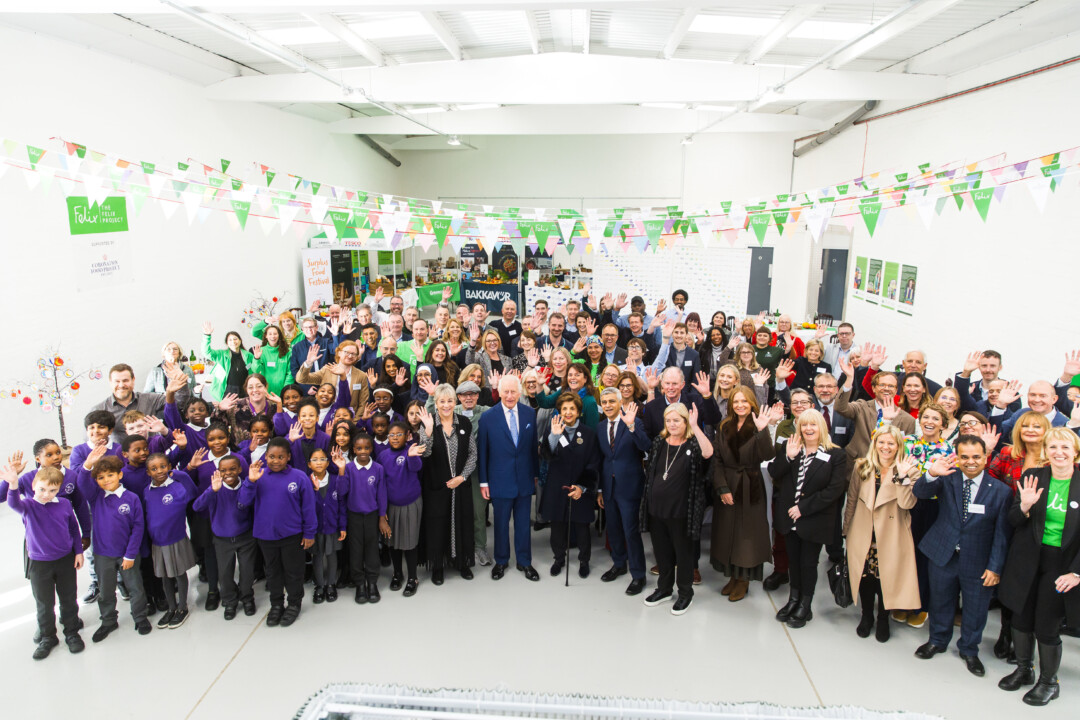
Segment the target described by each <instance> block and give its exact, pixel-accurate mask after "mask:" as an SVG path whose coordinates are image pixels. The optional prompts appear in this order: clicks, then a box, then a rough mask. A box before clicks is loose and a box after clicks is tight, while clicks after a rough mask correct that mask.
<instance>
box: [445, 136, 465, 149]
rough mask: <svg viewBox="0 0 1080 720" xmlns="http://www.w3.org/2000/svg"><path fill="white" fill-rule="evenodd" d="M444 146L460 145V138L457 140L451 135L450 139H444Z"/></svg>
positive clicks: (456, 137)
mask: <svg viewBox="0 0 1080 720" xmlns="http://www.w3.org/2000/svg"><path fill="white" fill-rule="evenodd" d="M446 144H447V145H455V146H456V145H460V144H461V138H459V137H458V136H457V135H451V136H450V137H448V138H446Z"/></svg>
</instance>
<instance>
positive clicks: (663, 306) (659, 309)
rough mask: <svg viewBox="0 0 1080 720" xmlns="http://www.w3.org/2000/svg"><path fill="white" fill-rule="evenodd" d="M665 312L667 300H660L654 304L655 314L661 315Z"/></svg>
mask: <svg viewBox="0 0 1080 720" xmlns="http://www.w3.org/2000/svg"><path fill="white" fill-rule="evenodd" d="M665 310H667V300H661V301H660V302H658V303H656V314H657V315H661V314H663V312H664V311H665Z"/></svg>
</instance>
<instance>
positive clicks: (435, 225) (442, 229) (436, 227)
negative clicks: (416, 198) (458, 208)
mask: <svg viewBox="0 0 1080 720" xmlns="http://www.w3.org/2000/svg"><path fill="white" fill-rule="evenodd" d="M452 221H453V218H448V217H433V218H431V229H432V231H433V232H434V233H435V241H436V242H437V243H439V249H440V250H441V249H442V246H443V244H444V243H445V242H446V233H447V232H449V231H450V223H451V222H452Z"/></svg>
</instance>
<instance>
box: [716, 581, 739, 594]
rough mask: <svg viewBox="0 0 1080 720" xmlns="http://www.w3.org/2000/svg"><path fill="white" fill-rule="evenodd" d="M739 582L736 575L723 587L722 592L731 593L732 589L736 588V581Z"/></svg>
mask: <svg viewBox="0 0 1080 720" xmlns="http://www.w3.org/2000/svg"><path fill="white" fill-rule="evenodd" d="M737 582H738V581H737V580H736V579H735V578H734V577H732V578H731V579H730V580H728V581H727V585H725V586H724V587H723V588H721V590H720V594H721V595H731V591H732V590H733V589H735V583H737Z"/></svg>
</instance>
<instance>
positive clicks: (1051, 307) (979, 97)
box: [795, 65, 1080, 383]
mask: <svg viewBox="0 0 1080 720" xmlns="http://www.w3.org/2000/svg"><path fill="white" fill-rule="evenodd" d="M956 84H958V85H960V86H963V81H962V78H961V79H959V80H958V81H957V83H956ZM1076 87H1080V67H1076V66H1075V65H1074V66H1070V67H1068V68H1065V69H1061V70H1056V71H1051V72H1046V73H1042V74H1039V75H1034V76H1031V77H1028V78H1025V79H1023V80H1020V81H1016V82H1012V83H1008V84H1005V85H1000V86H997V87H995V88H991V89H989V90H985V91H981V92H978V93H973V94H970V95H967V96H964V97H961V98H958V99H955V100H950V101H946V102H941V103H938V104H935V105H930V106H927V107H925V108H921V109H918V110H913V111H910V112H906V113H903V114H900V115H894V116H892V117H889V118H884V119H881V120H877V121H874V122H871V123H866V124H864V125H860V126H857V127H855V128H852V129H851V130H848V131H847V132H845V133H843V134H842V135H840V136H839V137H837V138H836V139H835V140H833V141H832V142H830V143H829V144H828V145H825V146H823V147H822V148H820V149H818V150H815V151H813V152H811V153H809V154H807V155H805V156H804V157H803V158H800V159H799V160H798V161H797V162H796V167H795V188H796V189H805V188H816V187H821V186H824V185H827V184H830V183H836V182H843V181H845V180H847V179H851V178H854V177H859V176H860V175H862V174H863V172H864V170H865V172H873V171H877V170H886V169H890V168H895V169H896V171H900V170H902V169H903V170H906V169H909V168H913V167H915V166H917V165H918V164H920V163H923V162H931V163H933V164H944V163H947V162H951V161H957V160H961V161H966V162H974V161H977V160H981V159H983V158H987V157H990V156H993V155H996V154H998V153H1005V160H1003V162H1008V163H1014V162H1019V161H1022V160H1026V159H1029V158H1035V157H1038V156H1041V155H1043V154H1046V153H1050V152H1055V151H1058V150H1065V149H1068V148H1072V147H1075V146H1077V145H1078V144H1080V131H1078V129H1077V125H1076V122H1075V114H1076V111H1077V109H1078V108H1080V105H1078V103H1077V100H1076V98H1075V97H1073V96H1072V95H1070V94H1069V93H1068V92H1066V89H1067V88H1076ZM892 109H894V108H891V107H884V108H881V109H879V111H878V112H885V111H889V110H892ZM1078 200H1080V193H1078V191H1077V181H1076V176H1072V177H1069V178H1067V179H1066V181H1065V183H1064V187H1062V188H1059V189H1058V190H1057V193H1056V194H1055V195H1053V196H1051V198H1050V200H1049V202H1048V204H1047V207H1046V211H1045V212H1043V213H1040V212H1039V210H1038V209H1037V206H1036V205H1035V203H1034V202H1033V201H1032V197H1031V193H1030V192H1029V191H1028V189H1027V188H1026V187H1023V183H1016V184H1014V185H1012V186H1009V187H1008V189H1007V190H1006V191H1005V196H1004V200H1003V202H1001V203H1000V204H999V203H997V202H996V201H995V202H993V203H992V205H991V208H990V213H989V219H988V221H987V222H986V223H984V222H983V221H982V220H981V219H980V218H979V216H978V214H977V213H976V212H974V210H973V209H972V208H971V207H970V206H969V205H965V208H964V210H963V211H962V212H958V211H957V209H956V205H955V203H953V202H952V201H951V200H950V201H949V203H948V204H947V206H946V209H945V210H944V211H943V212H942V214H941V216H940V217H938V218H936V220H935V221H934V222H933V224H932V226H931V228H930V230H929V231H928V230H926V228H925V225H924V224H923V222H922V220H921V219H920V218H919V217H918V216H917V214H914V213H906V212H904V211H903V210H894V211H890V213H889V214H888V215H887V216H886V217H885V218H884V219H883V220H882V221H881V224H880V225H879V226H878V230H877V232H876V233H875V236H874V237H873V238H871V237H870V236H869V234H868V233H867V232H866V229H865V227H864V226H863V224H862V222H861V221H858V222H856V224H855V234H854V250H853V252H852V253H851V259H850V262H849V277H850V274H851V273H852V272H853V269H854V260H855V256H856V255H866V256H869V257H874V258H881V259H884V260H893V261H898V262H901V263H907V264H911V265H916V266H918V268H919V278H918V295H917V299H916V306H915V314H914V316H913V317H910V318H907V317H904V316H902V315H899V314H897V313H896V312H892V311H889V310H884V309H882V308H880V307H874V306H871V305H869V304H867V303H864V302H862V301H860V300H858V299H855V298H853V297H851V296H850V295H849V297H848V298H847V313H846V317H847V319H849V320H851V321H852V322H853V323H854V324H855V327H856V332H857V339H858V340H859V341H877V342H886V341H887V343H888V349H889V354H890V361H889V364H890V365H891V364H892V363H893V362H899V360H900V358H901V357H902V355H903V353H904V351H905V350H908V349H911V348H925V349H926V350H927V351H928V352H929V354H930V367H929V371H928V372H929V374H930V375H931V376H932V377H934V378H935V379H937V380H938V381H943V380H944V379H945V378H946V377H948V376H950V375H951V374H952V373H954V372H956V371H957V370H958V369H959V368H960V365H961V364H962V362H963V358H964V356H965V355H966V354H967V353H968V352H970V351H971V350H975V349H984V348H994V349H996V350H999V351H1000V352H1002V353H1003V354H1004V356H1005V358H1004V359H1005V374H1006V375H1008V376H1010V377H1018V378H1020V379H1021V380H1023V381H1024V382H1025V383H1027V382H1030V381H1031V380H1033V379H1037V378H1039V377H1044V378H1049V377H1052V376H1055V377H1056V376H1057V375H1059V374H1060V372H1061V360H1060V359H1061V357H1062V354H1063V353H1064V352H1065V350H1066V349H1073V348H1075V347H1076V346H1077V345H1078V344H1080V340H1078V339H1080V335H1077V333H1076V331H1075V322H1074V319H1075V308H1076V304H1077V301H1078V300H1080V290H1078V289H1077V284H1076V277H1075V272H1076V268H1077V267H1080V244H1078V243H1077V242H1076V240H1075V239H1076V220H1075V217H1076V213H1075V208H1076V204H1077V201H1078ZM848 285H849V288H850V282H849V283H848ZM1035 348H1037V350H1036V349H1035Z"/></svg>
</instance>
